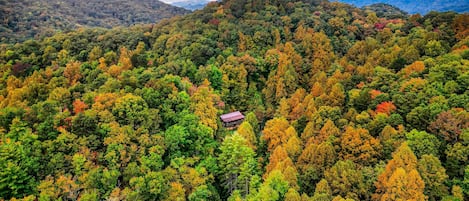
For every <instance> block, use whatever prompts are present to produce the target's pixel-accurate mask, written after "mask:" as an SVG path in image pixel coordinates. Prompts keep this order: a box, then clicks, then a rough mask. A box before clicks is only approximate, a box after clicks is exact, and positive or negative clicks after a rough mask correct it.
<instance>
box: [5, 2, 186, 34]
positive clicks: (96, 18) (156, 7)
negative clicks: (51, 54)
mask: <svg viewBox="0 0 469 201" xmlns="http://www.w3.org/2000/svg"><path fill="white" fill-rule="evenodd" d="M189 12H190V11H189V10H186V9H183V8H178V7H175V6H172V5H169V4H166V3H163V2H161V1H158V0H133V1H128V0H87V1H80V0H36V1H30V0H0V19H1V20H0V42H16V41H22V40H25V39H28V38H32V37H39V36H44V35H51V34H52V33H54V32H55V31H57V30H59V31H64V30H70V29H75V28H78V27H104V28H111V27H115V26H128V25H133V24H140V23H155V22H157V21H159V20H161V19H164V18H170V17H173V16H176V15H182V14H186V13H189Z"/></svg>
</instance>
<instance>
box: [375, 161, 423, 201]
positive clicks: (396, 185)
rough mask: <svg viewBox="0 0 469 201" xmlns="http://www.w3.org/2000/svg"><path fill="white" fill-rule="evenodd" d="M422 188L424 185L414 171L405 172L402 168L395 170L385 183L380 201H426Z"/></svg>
mask: <svg viewBox="0 0 469 201" xmlns="http://www.w3.org/2000/svg"><path fill="white" fill-rule="evenodd" d="M424 188H425V183H424V182H423V180H422V178H420V175H419V173H418V172H417V171H416V170H411V171H410V172H407V171H405V170H404V169H403V168H397V169H396V170H395V171H394V172H393V174H392V175H391V177H390V178H389V181H388V183H386V185H385V189H384V194H383V195H382V196H381V199H380V200H382V201H388V200H415V201H420V200H426V199H425V195H424V194H423V190H424Z"/></svg>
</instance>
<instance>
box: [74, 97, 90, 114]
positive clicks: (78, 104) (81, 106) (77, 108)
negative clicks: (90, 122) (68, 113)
mask: <svg viewBox="0 0 469 201" xmlns="http://www.w3.org/2000/svg"><path fill="white" fill-rule="evenodd" d="M86 108H88V105H86V104H85V103H84V102H83V101H81V100H78V99H77V100H75V101H73V112H74V113H75V114H78V113H80V112H83V111H85V109H86Z"/></svg>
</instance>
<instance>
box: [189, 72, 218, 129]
mask: <svg viewBox="0 0 469 201" xmlns="http://www.w3.org/2000/svg"><path fill="white" fill-rule="evenodd" d="M191 99H192V105H191V109H192V111H194V114H195V115H197V116H198V117H199V119H200V123H202V124H204V125H206V126H208V127H210V128H213V129H214V130H216V129H217V127H218V126H217V118H218V117H217V112H218V109H217V108H216V107H215V104H216V103H217V102H219V101H220V97H218V95H216V94H214V93H213V90H212V89H211V88H210V82H209V81H208V80H204V81H203V82H202V85H200V86H199V87H197V89H196V91H195V92H194V94H192V96H191Z"/></svg>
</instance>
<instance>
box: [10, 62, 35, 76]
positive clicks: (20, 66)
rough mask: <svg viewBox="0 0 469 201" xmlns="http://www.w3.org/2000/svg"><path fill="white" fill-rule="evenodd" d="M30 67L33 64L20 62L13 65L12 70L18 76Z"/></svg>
mask: <svg viewBox="0 0 469 201" xmlns="http://www.w3.org/2000/svg"><path fill="white" fill-rule="evenodd" d="M29 68H31V64H25V63H21V62H18V63H16V64H14V65H13V66H12V67H11V72H12V73H13V75H15V76H18V75H20V74H21V73H23V72H24V71H26V70H27V69H29Z"/></svg>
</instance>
